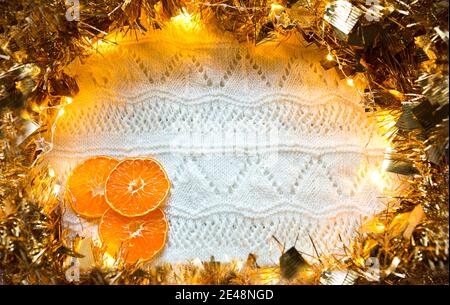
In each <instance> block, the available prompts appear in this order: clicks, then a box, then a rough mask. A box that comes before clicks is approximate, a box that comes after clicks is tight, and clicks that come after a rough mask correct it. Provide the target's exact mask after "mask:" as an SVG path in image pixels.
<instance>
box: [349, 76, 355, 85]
mask: <svg viewBox="0 0 450 305" xmlns="http://www.w3.org/2000/svg"><path fill="white" fill-rule="evenodd" d="M347 85H349V86H350V87H353V86H354V85H355V81H354V80H353V78H347Z"/></svg>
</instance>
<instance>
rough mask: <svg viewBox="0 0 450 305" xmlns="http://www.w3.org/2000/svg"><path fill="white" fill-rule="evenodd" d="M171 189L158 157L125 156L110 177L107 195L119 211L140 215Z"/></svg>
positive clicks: (162, 199) (111, 204)
mask: <svg viewBox="0 0 450 305" xmlns="http://www.w3.org/2000/svg"><path fill="white" fill-rule="evenodd" d="M169 189H170V183H169V178H168V177H167V174H166V172H165V171H164V169H163V167H162V166H161V164H160V163H159V162H158V161H156V160H153V159H150V158H148V159H144V158H135V159H125V160H123V161H121V162H119V164H117V166H116V167H115V168H114V169H113V170H112V171H111V174H110V175H109V177H108V179H107V180H106V185H105V196H106V201H107V202H108V204H109V206H110V207H111V208H112V209H113V210H115V211H116V212H117V213H119V214H121V215H123V216H128V217H136V216H142V215H145V214H147V213H148V212H150V211H152V210H154V209H156V208H157V207H158V206H159V205H160V204H161V202H163V201H164V199H165V198H166V197H167V194H168V193H169Z"/></svg>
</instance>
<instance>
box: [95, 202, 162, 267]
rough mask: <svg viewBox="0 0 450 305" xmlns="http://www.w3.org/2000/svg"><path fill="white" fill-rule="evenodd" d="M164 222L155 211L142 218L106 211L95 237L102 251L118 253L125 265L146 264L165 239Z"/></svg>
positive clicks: (159, 212) (157, 251)
mask: <svg viewBox="0 0 450 305" xmlns="http://www.w3.org/2000/svg"><path fill="white" fill-rule="evenodd" d="M167 228H168V225H167V220H166V216H165V215H164V212H163V211H162V210H161V209H160V208H156V209H154V210H153V211H151V212H150V213H148V214H146V215H144V216H138V217H133V218H128V217H126V216H123V215H120V214H118V213H116V212H115V211H114V210H112V209H109V210H108V211H106V212H105V214H104V215H103V217H102V219H101V221H100V225H99V236H100V240H101V242H102V244H103V245H104V246H106V252H107V253H109V254H111V255H112V256H114V257H117V255H118V254H119V253H120V254H121V256H122V257H123V258H124V260H125V261H126V262H127V263H135V262H137V261H138V260H141V261H147V260H150V259H151V258H153V257H154V256H155V255H156V254H158V253H159V252H160V251H161V250H162V248H163V247H164V244H165V243H166V238H167Z"/></svg>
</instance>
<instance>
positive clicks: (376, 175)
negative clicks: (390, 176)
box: [369, 169, 385, 191]
mask: <svg viewBox="0 0 450 305" xmlns="http://www.w3.org/2000/svg"><path fill="white" fill-rule="evenodd" d="M369 176H370V179H371V180H372V182H373V184H375V185H376V186H377V187H378V188H379V189H380V190H381V191H382V190H384V188H385V183H384V179H383V175H382V174H381V173H380V171H378V170H376V169H373V170H371V171H370V172H369Z"/></svg>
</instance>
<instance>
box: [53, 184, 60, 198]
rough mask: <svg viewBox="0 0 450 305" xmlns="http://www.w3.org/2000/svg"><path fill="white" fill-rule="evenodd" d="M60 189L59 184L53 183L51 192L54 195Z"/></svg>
mask: <svg viewBox="0 0 450 305" xmlns="http://www.w3.org/2000/svg"><path fill="white" fill-rule="evenodd" d="M60 190H61V185H59V184H55V186H54V187H53V194H54V195H55V196H58V194H59V191H60Z"/></svg>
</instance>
